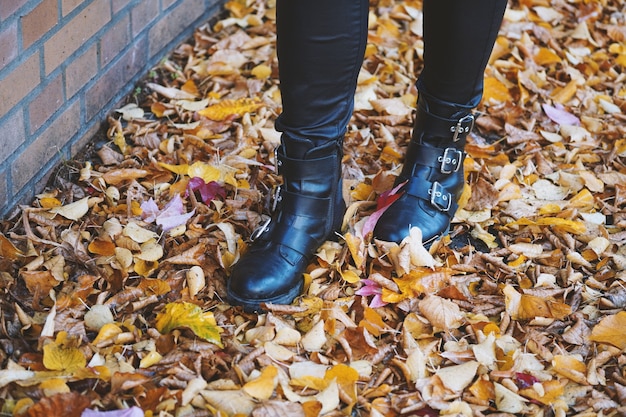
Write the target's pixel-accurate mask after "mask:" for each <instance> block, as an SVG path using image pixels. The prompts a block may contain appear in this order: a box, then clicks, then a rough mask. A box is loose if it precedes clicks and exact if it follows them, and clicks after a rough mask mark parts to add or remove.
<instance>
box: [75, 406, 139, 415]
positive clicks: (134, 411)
mask: <svg viewBox="0 0 626 417" xmlns="http://www.w3.org/2000/svg"><path fill="white" fill-rule="evenodd" d="M80 417H144V412H143V410H142V409H141V408H139V407H131V408H124V409H122V410H112V411H98V410H92V409H89V408H86V409H85V410H83V413H82V414H81V416H80Z"/></svg>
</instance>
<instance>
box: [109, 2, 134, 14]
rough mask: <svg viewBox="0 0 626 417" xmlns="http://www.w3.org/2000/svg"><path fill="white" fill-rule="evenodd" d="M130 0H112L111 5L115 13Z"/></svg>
mask: <svg viewBox="0 0 626 417" xmlns="http://www.w3.org/2000/svg"><path fill="white" fill-rule="evenodd" d="M128 3H130V0H112V1H111V6H112V7H113V14H114V15H115V14H118V13H119V12H120V11H122V9H124V8H125V7H126V6H128Z"/></svg>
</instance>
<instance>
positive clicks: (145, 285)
mask: <svg viewBox="0 0 626 417" xmlns="http://www.w3.org/2000/svg"><path fill="white" fill-rule="evenodd" d="M137 287H138V288H141V289H142V290H144V291H145V293H146V294H148V295H152V294H154V295H165V294H167V293H168V292H170V291H171V290H172V288H171V287H170V284H168V283H167V281H164V280H162V279H152V278H144V279H142V280H141V282H140V283H139V285H138V286H137Z"/></svg>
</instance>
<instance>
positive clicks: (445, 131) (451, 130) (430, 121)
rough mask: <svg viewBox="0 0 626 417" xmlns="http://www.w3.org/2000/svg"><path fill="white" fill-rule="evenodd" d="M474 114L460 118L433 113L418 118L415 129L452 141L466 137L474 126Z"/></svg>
mask: <svg viewBox="0 0 626 417" xmlns="http://www.w3.org/2000/svg"><path fill="white" fill-rule="evenodd" d="M474 120H475V118H474V115H473V114H472V113H470V114H468V115H465V116H463V117H461V118H459V119H446V118H443V117H439V116H437V115H435V114H433V113H428V117H418V118H417V119H416V125H415V131H416V132H425V133H428V134H429V135H431V136H437V137H441V138H450V140H451V141H452V142H458V141H460V140H462V139H465V138H466V137H467V135H468V134H469V133H470V132H471V131H472V128H473V127H474Z"/></svg>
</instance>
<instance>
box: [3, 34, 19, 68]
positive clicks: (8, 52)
mask: <svg viewBox="0 0 626 417" xmlns="http://www.w3.org/2000/svg"><path fill="white" fill-rule="evenodd" d="M18 48H19V47H18V44H17V23H13V24H12V25H10V26H7V27H6V28H5V29H3V30H2V31H0V70H2V68H4V67H6V66H7V65H8V64H9V63H10V62H11V61H13V59H15V57H17V51H18Z"/></svg>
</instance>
